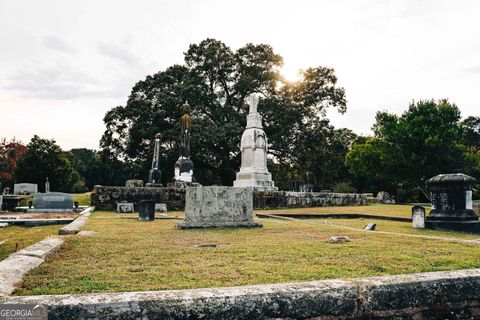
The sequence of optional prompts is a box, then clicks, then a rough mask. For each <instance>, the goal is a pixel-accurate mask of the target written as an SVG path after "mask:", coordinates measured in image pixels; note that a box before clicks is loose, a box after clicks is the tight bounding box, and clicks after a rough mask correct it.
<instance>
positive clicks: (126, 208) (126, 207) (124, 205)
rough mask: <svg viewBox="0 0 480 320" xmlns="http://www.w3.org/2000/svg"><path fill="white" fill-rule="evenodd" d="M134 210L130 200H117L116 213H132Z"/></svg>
mask: <svg viewBox="0 0 480 320" xmlns="http://www.w3.org/2000/svg"><path fill="white" fill-rule="evenodd" d="M134 211H135V209H134V207H133V203H131V202H118V203H117V213H133V212H134Z"/></svg>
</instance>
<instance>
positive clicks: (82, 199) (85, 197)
mask: <svg viewBox="0 0 480 320" xmlns="http://www.w3.org/2000/svg"><path fill="white" fill-rule="evenodd" d="M73 201H78V203H79V204H80V205H81V206H89V205H90V192H86V193H74V194H73Z"/></svg>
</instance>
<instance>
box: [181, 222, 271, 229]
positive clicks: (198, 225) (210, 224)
mask: <svg viewBox="0 0 480 320" xmlns="http://www.w3.org/2000/svg"><path fill="white" fill-rule="evenodd" d="M176 227H177V229H200V228H261V227H263V224H261V223H260V222H207V223H205V222H180V223H177V224H176Z"/></svg>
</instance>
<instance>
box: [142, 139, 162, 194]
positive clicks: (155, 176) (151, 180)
mask: <svg viewBox="0 0 480 320" xmlns="http://www.w3.org/2000/svg"><path fill="white" fill-rule="evenodd" d="M160 138H161V135H160V133H157V134H156V135H155V146H154V149H153V160H152V168H151V169H150V172H149V173H148V182H147V184H146V185H145V186H146V187H161V186H162V182H161V181H162V172H161V171H160Z"/></svg>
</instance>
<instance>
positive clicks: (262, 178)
mask: <svg viewBox="0 0 480 320" xmlns="http://www.w3.org/2000/svg"><path fill="white" fill-rule="evenodd" d="M247 104H248V105H249V109H250V110H249V113H248V115H247V127H246V129H245V131H244V132H243V135H242V139H241V141H240V151H241V152H242V165H241V167H240V172H238V173H237V179H236V180H235V181H234V183H233V186H234V187H253V188H256V189H260V190H264V191H273V190H277V188H276V187H275V184H274V182H273V181H272V175H271V174H270V172H268V168H267V152H268V141H267V136H266V134H265V131H263V126H262V116H261V115H260V114H259V113H258V112H257V107H258V97H257V96H256V95H255V94H251V95H250V96H249V97H248V98H247Z"/></svg>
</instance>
